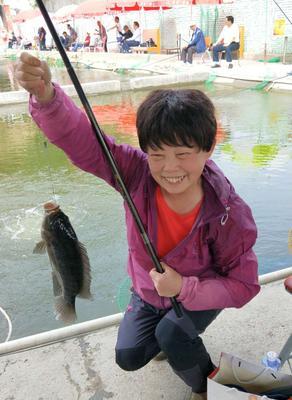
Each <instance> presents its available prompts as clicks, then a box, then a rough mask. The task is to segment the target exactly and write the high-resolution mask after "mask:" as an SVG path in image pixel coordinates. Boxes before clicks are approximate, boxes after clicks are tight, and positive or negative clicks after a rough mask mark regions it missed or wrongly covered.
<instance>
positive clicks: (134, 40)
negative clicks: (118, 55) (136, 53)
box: [122, 21, 141, 53]
mask: <svg viewBox="0 0 292 400" xmlns="http://www.w3.org/2000/svg"><path fill="white" fill-rule="evenodd" d="M133 28H134V32H133V36H132V37H131V39H126V40H125V41H124V42H123V44H122V53H132V50H131V47H135V46H139V45H140V43H141V29H140V25H139V22H137V21H134V23H133Z"/></svg>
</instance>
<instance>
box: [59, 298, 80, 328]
mask: <svg viewBox="0 0 292 400" xmlns="http://www.w3.org/2000/svg"><path fill="white" fill-rule="evenodd" d="M55 310H56V319H57V320H61V321H63V322H65V323H66V324H70V323H71V322H74V321H75V320H76V318H77V316H76V311H75V304H69V303H67V302H66V301H65V299H64V297H62V296H58V297H56V298H55Z"/></svg>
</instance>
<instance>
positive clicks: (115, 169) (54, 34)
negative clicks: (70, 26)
mask: <svg viewBox="0 0 292 400" xmlns="http://www.w3.org/2000/svg"><path fill="white" fill-rule="evenodd" d="M36 2H37V5H38V7H39V9H40V11H41V13H42V15H43V17H44V20H45V22H46V24H47V27H48V28H49V31H50V33H51V35H52V37H53V39H54V41H55V44H56V46H57V49H58V50H59V53H60V55H61V57H62V60H63V62H64V64H65V66H66V68H67V71H68V74H69V76H70V78H71V80H72V83H73V85H74V87H75V89H76V92H77V94H78V97H79V99H80V101H81V103H82V105H83V107H84V109H85V112H86V114H87V116H88V118H89V121H90V122H91V126H92V129H93V131H94V133H95V135H96V138H97V140H98V142H99V144H100V146H101V148H102V150H103V152H104V155H105V157H106V159H107V160H108V162H109V165H110V167H111V169H112V173H113V175H114V177H115V179H116V181H117V183H118V185H119V187H120V189H121V194H122V196H123V198H124V200H125V201H126V203H127V205H128V207H129V210H130V212H131V214H132V216H133V218H134V221H135V223H136V225H137V228H138V230H139V233H140V236H141V238H142V240H143V242H144V244H145V246H146V249H147V251H148V254H149V256H150V257H151V259H152V261H153V264H154V266H155V268H156V270H157V271H158V272H160V273H163V272H164V269H163V268H162V265H161V264H160V261H159V259H158V257H157V254H156V252H155V250H154V247H153V245H152V243H151V242H150V239H149V237H148V235H147V232H146V230H145V228H144V225H143V222H142V220H141V217H140V215H139V213H138V210H137V208H136V206H135V204H134V202H133V200H132V198H131V195H130V193H129V192H128V189H127V188H126V186H125V184H124V181H123V178H122V176H121V174H120V172H119V170H118V167H117V164H116V161H115V159H114V156H113V154H112V152H111V151H110V148H109V147H108V145H107V143H106V141H105V139H104V137H103V134H102V131H101V129H100V127H99V125H98V123H97V121H96V119H95V116H94V113H93V111H92V109H91V106H90V104H89V102H88V100H87V97H86V95H85V93H84V91H83V89H82V86H81V84H80V82H79V79H78V77H77V75H76V73H75V71H74V69H73V67H72V65H71V62H70V60H69V58H68V56H67V54H66V51H65V49H64V47H63V45H62V43H61V41H60V39H59V36H58V34H57V31H56V29H55V27H54V25H53V23H52V21H51V18H50V16H49V14H48V12H47V9H46V7H45V5H44V3H43V1H42V0H36ZM170 301H171V304H172V307H173V309H174V311H175V313H176V316H177V317H178V318H181V317H182V315H183V314H182V310H181V307H180V305H179V303H178V302H177V300H176V298H175V297H171V298H170Z"/></svg>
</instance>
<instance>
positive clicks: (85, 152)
mask: <svg viewBox="0 0 292 400" xmlns="http://www.w3.org/2000/svg"><path fill="white" fill-rule="evenodd" d="M54 86H55V96H54V98H53V100H52V101H51V102H50V103H48V104H46V105H42V104H40V103H38V102H36V100H35V99H34V97H33V96H31V97H30V103H29V110H30V113H31V115H32V117H33V119H34V121H35V122H36V124H37V125H38V127H39V128H40V129H41V130H42V131H43V132H44V134H45V135H46V136H47V138H48V139H49V141H50V142H52V143H53V144H54V145H56V146H57V147H59V148H60V149H62V150H63V151H64V152H65V153H66V154H67V156H68V157H69V158H70V160H71V161H72V163H73V164H75V165H76V166H77V167H79V168H80V169H83V170H84V171H86V172H90V173H91V174H93V175H96V176H98V177H100V178H102V179H104V180H105V181H106V182H107V183H109V184H110V185H111V186H113V187H114V188H115V189H116V190H119V187H118V185H117V183H116V180H115V177H114V176H113V173H112V170H111V168H110V166H109V163H108V161H107V159H106V157H105V156H104V153H103V150H102V149H101V146H100V145H99V142H98V140H97V138H96V136H95V133H94V132H93V129H92V127H91V124H90V122H89V120H88V118H87V115H86V114H85V113H84V112H83V111H82V110H81V109H80V108H79V107H77V106H76V105H75V103H74V102H73V101H72V100H71V98H69V97H68V96H67V95H66V94H65V93H64V91H63V90H62V89H61V88H60V86H58V85H56V84H54ZM104 138H105V141H106V142H107V144H108V147H109V148H110V150H111V152H112V154H113V156H114V159H115V161H116V164H117V166H118V169H119V172H120V173H121V175H122V177H123V180H124V183H125V185H126V186H127V188H128V190H129V191H130V192H131V191H133V190H135V187H136V185H138V183H139V181H140V179H141V169H143V163H144V162H146V155H145V154H144V153H143V152H142V151H141V150H139V149H135V148H133V147H131V146H128V145H126V144H121V145H117V144H116V143H115V142H114V140H113V139H112V138H110V137H108V136H106V135H104Z"/></svg>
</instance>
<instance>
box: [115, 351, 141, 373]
mask: <svg viewBox="0 0 292 400" xmlns="http://www.w3.org/2000/svg"><path fill="white" fill-rule="evenodd" d="M116 363H117V364H118V366H119V367H120V368H122V369H123V370H125V371H136V370H137V369H139V368H142V367H143V366H144V365H145V362H144V350H143V351H142V349H139V348H133V349H116Z"/></svg>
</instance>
